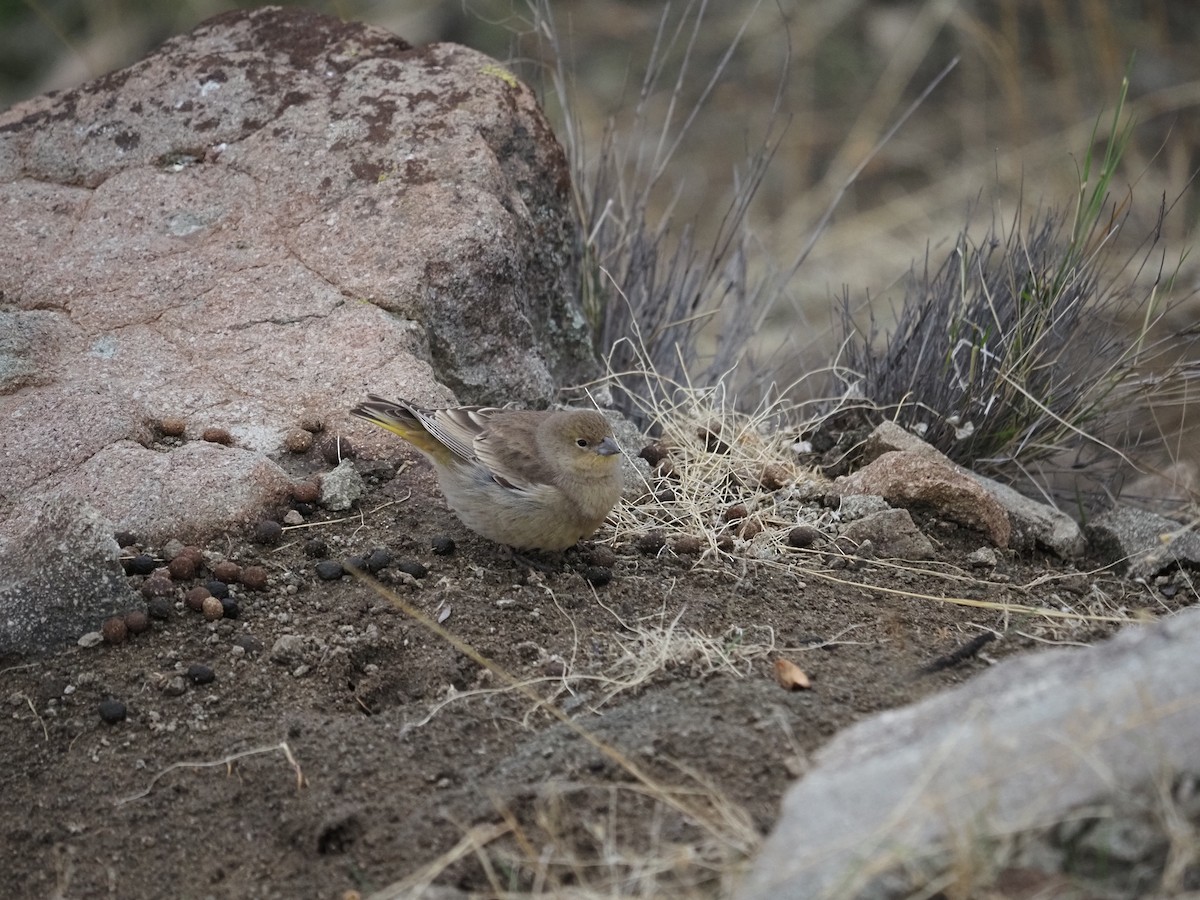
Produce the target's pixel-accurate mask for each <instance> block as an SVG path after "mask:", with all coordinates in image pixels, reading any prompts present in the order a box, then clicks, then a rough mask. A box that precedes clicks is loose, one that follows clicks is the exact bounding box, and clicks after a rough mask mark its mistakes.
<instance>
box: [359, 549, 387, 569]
mask: <svg viewBox="0 0 1200 900" xmlns="http://www.w3.org/2000/svg"><path fill="white" fill-rule="evenodd" d="M363 562H364V563H365V564H366V567H367V571H368V572H370V573H371V574H372V575H374V574H375V573H376V572H378V571H379V570H380V569H386V568H387V567H388V566H389V565H391V562H392V551H391V550H389V549H388V548H387V547H376V548H375V549H374V550H372V551H371V552H370V553H368V554H367V558H366V559H365V560H363Z"/></svg>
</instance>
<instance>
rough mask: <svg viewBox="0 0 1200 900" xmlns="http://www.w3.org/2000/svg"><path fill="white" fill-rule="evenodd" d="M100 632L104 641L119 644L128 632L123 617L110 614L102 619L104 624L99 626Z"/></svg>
mask: <svg viewBox="0 0 1200 900" xmlns="http://www.w3.org/2000/svg"><path fill="white" fill-rule="evenodd" d="M100 634H101V635H102V636H103V637H104V640H105V643H109V644H120V643H122V642H123V641H124V640H125V637H126V635H128V634H129V629H128V628H127V627H126V626H125V620H124V619H123V618H121V617H120V616H112V617H111V618H108V619H105V620H104V624H103V625H101V626H100Z"/></svg>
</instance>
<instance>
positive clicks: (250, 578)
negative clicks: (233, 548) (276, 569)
mask: <svg viewBox="0 0 1200 900" xmlns="http://www.w3.org/2000/svg"><path fill="white" fill-rule="evenodd" d="M242 586H243V587H245V588H246V589H247V590H251V591H265V590H266V589H267V570H266V569H265V568H263V567H262V566H246V568H244V569H242Z"/></svg>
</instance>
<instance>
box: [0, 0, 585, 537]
mask: <svg viewBox="0 0 1200 900" xmlns="http://www.w3.org/2000/svg"><path fill="white" fill-rule="evenodd" d="M568 200H569V173H568V169H567V164H566V160H565V157H564V155H563V152H562V149H561V147H560V146H559V145H558V143H557V142H556V141H555V139H554V137H553V135H552V133H551V131H550V129H549V127H548V126H547V123H546V121H545V119H544V117H543V115H542V113H541V110H540V109H539V107H538V104H537V101H536V98H535V97H534V95H533V94H532V92H531V91H530V90H529V89H528V88H526V87H525V86H524V85H523V84H521V83H520V82H519V81H518V80H517V79H516V78H514V77H513V76H512V75H511V74H510V73H508V72H507V71H506V70H504V69H503V68H502V67H501V66H500V65H499V64H497V63H496V62H495V61H494V60H492V59H489V58H488V57H486V56H483V55H481V54H479V53H476V52H474V51H471V50H468V49H466V48H464V47H460V46H455V45H451V44H438V45H433V46H428V47H420V48H413V47H410V46H409V45H408V44H406V43H405V42H404V41H403V40H401V39H400V38H398V37H396V36H394V35H392V34H389V33H387V32H385V31H382V30H380V29H376V28H372V27H368V26H364V25H360V24H353V23H343V22H341V21H339V20H337V19H334V18H330V17H327V16H321V15H318V14H315V13H313V12H310V11H306V10H300V9H290V10H284V9H280V8H272V7H268V8H264V9H259V10H254V11H240V12H233V13H228V14H225V15H222V16H218V17H217V18H215V19H212V20H211V21H209V22H207V23H205V24H203V25H201V26H199V27H198V28H197V29H195V30H194V31H193V32H192V33H190V34H187V35H184V36H181V37H177V38H174V39H172V40H169V41H167V42H166V43H165V44H164V45H163V46H162V47H161V48H160V49H159V50H157V51H156V52H154V53H153V54H152V55H150V56H149V57H147V58H146V59H144V60H142V61H141V62H139V63H137V64H135V65H133V66H131V67H129V68H128V69H124V70H122V71H119V72H113V73H111V74H109V75H106V76H104V77H102V78H98V79H96V80H94V81H91V82H89V83H87V84H84V85H82V86H80V87H78V88H76V89H74V90H70V91H66V92H62V93H54V94H49V95H46V96H43V97H38V98H35V99H33V100H30V101H27V102H25V103H22V104H19V105H17V106H15V107H13V108H12V109H9V110H7V111H6V112H3V113H0V458H2V459H3V461H4V464H3V466H0V546H3V545H4V538H5V535H6V533H7V534H8V535H9V536H11V535H12V534H15V533H16V532H15V525H13V523H14V522H16V521H17V520H18V519H29V517H30V516H34V515H36V514H37V510H38V509H39V508H40V507H41V506H42V505H43V504H44V503H45V502H47V501H48V500H49V499H51V498H53V497H68V498H77V499H80V500H83V501H86V502H87V503H89V504H91V505H92V506H93V507H94V508H95V510H96V511H97V512H98V514H99V515H100V516H101V517H103V518H105V519H107V520H108V521H110V522H111V523H112V526H113V528H114V529H121V530H136V531H137V533H138V534H139V536H141V537H142V538H144V539H145V540H149V541H161V540H164V539H166V538H168V537H171V536H175V535H176V534H177V533H179V532H183V533H186V534H187V535H188V537H189V538H190V539H198V538H200V537H202V536H203V534H204V533H205V532H206V531H210V530H212V528H213V527H214V524H215V523H217V522H221V521H224V522H225V523H226V524H228V523H229V522H230V521H236V520H239V519H248V518H252V517H253V516H254V515H256V514H258V513H260V512H261V511H262V510H263V509H264V508H269V507H270V506H271V505H272V504H274V503H275V502H276V501H278V500H279V499H281V498H283V497H284V496H285V494H286V491H287V486H288V481H289V479H288V478H287V477H285V475H284V472H283V470H282V468H280V467H279V466H278V465H277V464H276V463H275V462H274V461H273V459H275V458H278V457H280V456H282V455H283V454H284V453H285V452H286V450H285V437H286V436H287V435H288V434H289V433H292V434H295V433H296V431H297V428H298V426H299V425H300V424H301V422H302V421H309V422H311V421H313V420H321V421H322V422H323V423H324V426H325V430H326V432H327V433H330V432H331V433H332V436H336V435H339V434H340V435H343V436H347V437H349V439H350V443H351V444H352V445H353V446H354V447H355V449H356V450H357V451H358V452H359V453H365V454H368V455H375V454H382V453H385V452H387V453H394V452H395V450H396V442H395V441H394V440H391V439H389V438H388V436H387V435H386V434H385V433H384V432H382V431H381V430H379V429H373V428H372V427H371V426H370V425H368V424H367V423H364V422H361V421H359V420H355V419H351V418H350V417H349V415H348V410H349V408H350V407H351V406H352V405H354V404H355V403H357V402H359V401H360V400H362V399H363V398H364V397H365V395H366V393H367V392H368V391H374V392H376V393H379V394H383V395H385V396H392V395H398V396H402V397H408V398H411V399H414V400H417V401H418V402H423V403H427V404H434V403H438V402H453V401H455V400H458V401H463V402H481V403H486V402H496V401H517V402H519V403H525V404H534V405H544V404H545V403H547V402H548V401H550V400H551V399H552V398H553V397H554V395H555V392H556V391H557V389H558V388H559V387H560V386H562V385H563V384H564V383H568V382H572V381H575V380H578V379H582V378H586V377H590V376H591V375H593V374H594V373H595V371H596V362H595V359H594V356H593V354H592V350H591V343H590V339H589V333H588V329H587V326H586V323H585V320H584V318H583V316H582V314H581V312H580V308H579V306H578V304H577V303H576V302H575V301H574V299H573V291H572V282H573V259H574V257H573V230H572V225H571V219H570V216H569V212H568V211H569V204H568ZM164 421H168V422H171V423H172V425H171V428H172V429H174V428H175V427H177V425H178V423H184V426H185V427H184V434H183V439H182V441H180V440H178V439H175V438H174V437H172V439H171V440H168V441H166V442H164V441H162V440H160V438H161V437H162V436H163V434H164V433H169V432H168V429H167V428H164V427H163V424H162V423H163V422H164ZM205 432H209V433H210V434H214V435H218V436H220V438H221V440H222V441H223V442H224V443H225V444H226V446H224V447H219V446H213V445H210V444H196V442H197V441H198V440H199V439H200V438H201V436H202V435H204V434H205ZM328 436H330V435H328V434H327V437H328ZM194 444H195V445H196V446H195V447H194V448H193V445H194ZM139 454H140V455H139ZM164 454H165V457H163V458H161V459H159V458H157V457H162V456H163V455H164ZM180 454H183V455H182V456H179V455H180ZM174 456H179V458H178V460H174V461H172V460H171V459H170V458H171V457H174ZM108 463H111V464H108ZM213 490H216V491H217V492H219V493H223V494H224V497H223V498H222V502H214V503H213V504H211V506H210V508H207V509H205V508H203V507H205V506H206V504H203V503H193V504H190V505H189V504H180V503H178V502H176V498H177V497H181V496H186V495H187V494H189V493H190V494H191V495H192V496H193V497H194V496H196V492H197V491H206V492H211V491H213ZM217 507H220V509H219V510H218V509H217Z"/></svg>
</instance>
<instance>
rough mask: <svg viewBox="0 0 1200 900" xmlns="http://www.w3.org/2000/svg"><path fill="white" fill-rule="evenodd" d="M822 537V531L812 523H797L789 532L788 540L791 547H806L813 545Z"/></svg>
mask: <svg viewBox="0 0 1200 900" xmlns="http://www.w3.org/2000/svg"><path fill="white" fill-rule="evenodd" d="M820 537H821V532H819V531H817V529H815V528H813V527H812V526H811V525H797V526H796V527H795V528H793V529H792V530H791V531H789V532H788V536H787V542H788V546H789V547H796V548H797V549H801V550H802V549H804V548H805V547H811V546H812V545H813V544H815V543H816V542H817V540H818V539H819V538H820Z"/></svg>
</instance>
